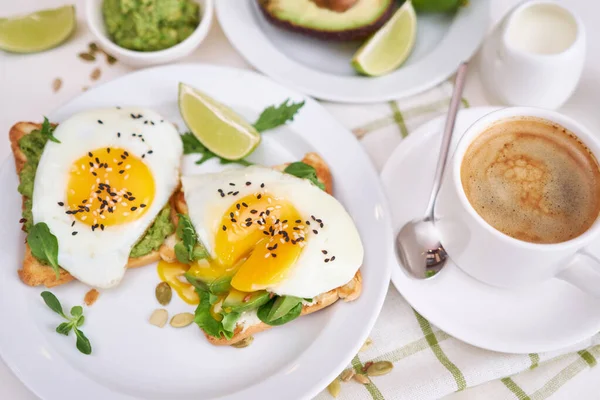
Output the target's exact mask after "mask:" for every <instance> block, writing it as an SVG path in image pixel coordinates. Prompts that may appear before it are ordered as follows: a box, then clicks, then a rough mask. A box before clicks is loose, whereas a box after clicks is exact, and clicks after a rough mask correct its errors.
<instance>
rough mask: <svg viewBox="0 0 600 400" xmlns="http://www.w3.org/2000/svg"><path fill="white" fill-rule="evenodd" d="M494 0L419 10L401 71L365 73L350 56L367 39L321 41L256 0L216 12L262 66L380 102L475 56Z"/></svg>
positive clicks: (312, 90)
mask: <svg viewBox="0 0 600 400" xmlns="http://www.w3.org/2000/svg"><path fill="white" fill-rule="evenodd" d="M489 9H490V0H473V1H471V2H470V3H469V6H468V7H464V8H462V9H461V10H460V11H458V12H457V13H455V14H419V15H418V22H417V40H416V45H415V48H414V50H413V53H412V54H411V56H410V57H409V59H408V60H407V61H406V63H405V64H404V65H402V66H401V67H400V68H399V69H398V70H397V71H395V72H392V73H390V74H388V75H386V76H382V77H379V78H370V77H364V76H359V75H358V74H357V73H356V72H355V71H354V69H353V68H352V67H351V65H350V60H351V59H352V56H353V54H354V53H355V52H356V50H357V49H358V47H360V45H361V44H362V42H347V43H337V42H331V41H322V40H318V39H313V38H310V37H306V36H303V35H300V34H298V33H295V32H288V31H285V30H282V29H280V28H277V27H275V26H273V25H271V24H270V23H269V22H268V21H267V20H266V19H265V18H264V16H263V15H262V13H261V11H260V10H259V8H258V5H257V0H219V1H217V2H216V11H217V18H218V19H219V23H220V24H221V27H222V28H223V31H224V32H225V35H226V36H227V38H228V39H229V41H230V42H231V44H232V45H233V46H234V47H235V48H236V49H237V51H239V52H240V53H241V54H242V56H244V58H246V60H247V61H248V62H249V63H250V64H252V65H253V66H254V67H255V68H256V69H258V70H260V71H262V72H263V73H265V74H267V75H268V76H270V77H271V78H273V79H275V80H277V81H279V82H281V83H282V84H284V85H286V86H289V87H291V88H295V89H297V90H299V91H301V92H303V93H306V94H309V95H311V96H314V97H317V98H319V99H324V100H330V101H339V102H350V103H371V102H381V101H387V100H392V99H397V98H401V97H406V96H410V95H413V94H415V93H419V92H422V91H424V90H426V89H429V88H431V87H433V86H435V85H437V84H438V83H440V82H442V81H443V80H445V79H446V78H448V77H449V76H450V75H452V74H453V73H454V72H455V71H456V68H457V67H458V65H459V64H460V63H461V62H462V61H464V60H468V59H469V58H471V56H472V55H473V53H475V51H476V50H477V48H478V47H479V45H480V44H481V42H482V40H483V38H484V37H485V34H486V32H487V30H488V27H489V12H490V10H489Z"/></svg>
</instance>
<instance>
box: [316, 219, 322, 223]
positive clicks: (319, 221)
mask: <svg viewBox="0 0 600 400" xmlns="http://www.w3.org/2000/svg"><path fill="white" fill-rule="evenodd" d="M315 221H317V222H318V223H321V222H323V221H321V220H320V219H319V218H317V219H315Z"/></svg>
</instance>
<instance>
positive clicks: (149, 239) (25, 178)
mask: <svg viewBox="0 0 600 400" xmlns="http://www.w3.org/2000/svg"><path fill="white" fill-rule="evenodd" d="M47 141H48V138H47V137H46V136H43V135H42V134H41V132H40V131H33V132H31V133H30V134H28V135H25V136H23V137H22V138H21V139H20V140H19V148H20V149H21V151H22V152H23V153H24V154H25V156H26V157H27V162H26V163H25V166H24V167H23V169H22V170H21V173H20V174H19V179H20V181H21V183H20V184H19V193H21V194H22V195H23V196H24V197H25V203H24V207H23V219H24V222H23V229H24V230H25V231H26V232H29V230H30V228H31V227H32V226H33V215H32V213H31V206H32V201H31V199H32V198H33V183H34V181H35V172H36V170H37V166H38V163H39V161H40V157H41V156H42V152H43V151H44V146H46V142H47ZM170 212H171V207H169V204H167V205H166V206H165V207H164V208H163V209H162V210H161V211H160V213H158V215H157V216H156V219H155V220H154V222H153V223H152V225H151V226H150V228H149V229H148V230H147V231H146V233H145V234H144V236H142V238H141V239H140V240H139V241H138V242H137V243H136V244H135V246H133V248H132V249H131V253H130V254H129V256H130V257H132V258H136V257H141V256H144V255H146V254H148V253H150V252H151V251H154V250H157V249H158V248H159V247H160V246H161V244H162V243H163V242H164V240H165V238H166V237H167V236H169V235H170V234H171V233H173V232H175V226H174V225H173V223H172V222H171V218H170Z"/></svg>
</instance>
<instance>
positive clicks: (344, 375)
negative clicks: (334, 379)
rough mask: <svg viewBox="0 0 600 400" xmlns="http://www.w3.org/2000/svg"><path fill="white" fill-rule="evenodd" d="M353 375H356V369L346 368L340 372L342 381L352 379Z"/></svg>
mask: <svg viewBox="0 0 600 400" xmlns="http://www.w3.org/2000/svg"><path fill="white" fill-rule="evenodd" d="M353 376H354V370H353V369H345V370H344V371H343V372H342V373H341V374H340V379H341V380H342V382H348V381H349V380H350V379H352V377H353Z"/></svg>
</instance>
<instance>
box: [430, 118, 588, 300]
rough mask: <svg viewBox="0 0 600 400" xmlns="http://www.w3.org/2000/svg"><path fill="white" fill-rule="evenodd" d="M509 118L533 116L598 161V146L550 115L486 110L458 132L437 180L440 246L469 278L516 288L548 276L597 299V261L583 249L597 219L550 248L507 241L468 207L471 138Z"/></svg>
mask: <svg viewBox="0 0 600 400" xmlns="http://www.w3.org/2000/svg"><path fill="white" fill-rule="evenodd" d="M514 117H536V118H543V119H546V120H549V121H552V122H554V123H557V124H559V125H561V126H563V127H564V128H566V129H568V130H569V131H571V132H573V133H574V134H575V135H576V136H577V137H578V138H579V139H580V140H581V141H582V142H583V143H584V144H585V145H586V146H587V147H588V148H589V149H590V151H591V152H592V154H594V156H595V157H596V158H597V159H599V160H600V142H599V141H598V140H597V139H596V138H595V136H594V135H593V134H592V133H591V132H590V131H589V130H588V129H586V128H585V127H583V126H582V125H580V124H579V123H577V122H575V121H573V120H572V119H570V118H568V117H566V116H564V115H562V114H559V113H557V112H554V111H548V110H543V109H538V108H530V107H510V108H505V109H502V110H499V111H495V112H492V113H490V114H488V115H486V116H484V117H483V118H481V119H479V120H478V121H477V122H475V123H474V124H473V125H472V126H471V127H470V128H469V129H467V131H466V132H465V133H464V135H463V136H462V138H461V139H460V142H459V143H458V146H457V148H456V151H455V152H454V155H453V157H452V160H451V161H450V164H448V167H447V168H446V175H445V176H444V179H443V181H442V185H441V188H440V192H439V195H438V199H437V202H436V207H435V225H436V228H437V229H438V230H439V233H440V239H441V240H440V242H441V243H442V246H443V247H444V249H445V250H446V251H447V253H448V255H449V256H450V258H451V259H452V260H453V261H454V262H455V263H456V264H457V265H458V266H459V268H461V269H462V270H463V271H465V272H466V273H468V274H469V275H471V276H472V277H474V278H476V279H478V280H480V281H482V282H484V283H487V284H490V285H493V286H499V287H504V288H520V287H526V286H529V285H531V284H535V283H538V282H542V281H544V280H547V279H550V278H552V277H557V278H559V279H562V280H565V281H568V282H570V283H571V284H573V285H575V286H578V287H579V288H581V289H582V290H584V291H586V292H588V293H590V294H592V295H594V296H598V297H600V260H598V259H597V258H596V257H594V256H593V255H591V254H590V253H589V252H588V251H587V250H586V246H588V245H589V244H590V243H592V242H593V241H596V240H600V218H598V219H596V221H595V222H594V223H593V224H592V226H591V227H590V228H589V229H588V230H587V231H586V232H584V233H583V234H581V235H580V236H578V237H576V238H574V239H571V240H568V241H565V242H561V243H556V244H536V243H531V242H526V241H522V240H518V239H515V238H513V237H510V236H508V235H506V234H504V233H502V232H500V231H498V230H496V229H495V228H494V227H492V226H491V225H489V224H488V223H487V222H486V221H485V220H484V219H483V218H482V217H481V216H480V215H479V214H478V213H477V211H476V210H475V209H474V208H473V207H472V206H471V203H470V202H469V200H468V198H467V196H466V194H465V192H464V190H463V185H462V181H461V165H462V162H463V158H464V155H465V152H466V151H467V148H468V147H469V145H470V144H471V143H472V142H473V140H474V139H475V138H476V137H478V136H479V135H480V134H481V133H483V132H484V131H485V130H486V128H487V127H489V126H490V125H491V124H493V123H495V122H497V121H500V120H504V119H507V118H514Z"/></svg>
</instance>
